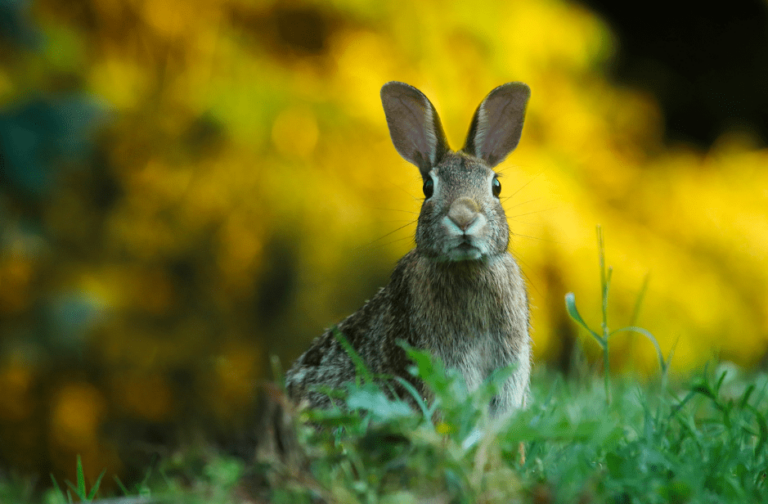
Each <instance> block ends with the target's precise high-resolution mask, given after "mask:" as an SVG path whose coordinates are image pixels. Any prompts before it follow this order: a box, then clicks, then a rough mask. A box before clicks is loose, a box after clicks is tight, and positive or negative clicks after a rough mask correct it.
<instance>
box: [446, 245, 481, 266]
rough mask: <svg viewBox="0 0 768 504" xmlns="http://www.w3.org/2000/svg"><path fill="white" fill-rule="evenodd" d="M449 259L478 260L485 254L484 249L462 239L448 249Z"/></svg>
mask: <svg viewBox="0 0 768 504" xmlns="http://www.w3.org/2000/svg"><path fill="white" fill-rule="evenodd" d="M447 255H448V260H449V261H476V260H478V259H480V258H481V257H482V256H483V253H482V251H481V250H480V249H479V248H477V247H475V246H474V245H472V244H471V243H470V242H469V241H462V242H461V243H459V244H458V245H456V246H455V247H453V248H452V249H450V250H449V251H448V254H447Z"/></svg>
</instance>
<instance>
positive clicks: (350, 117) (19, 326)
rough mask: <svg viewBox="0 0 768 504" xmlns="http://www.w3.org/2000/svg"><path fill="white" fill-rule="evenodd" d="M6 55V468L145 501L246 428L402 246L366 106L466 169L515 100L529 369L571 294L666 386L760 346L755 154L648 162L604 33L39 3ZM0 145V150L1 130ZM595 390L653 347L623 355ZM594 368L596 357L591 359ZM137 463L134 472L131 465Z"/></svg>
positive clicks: (763, 331)
mask: <svg viewBox="0 0 768 504" xmlns="http://www.w3.org/2000/svg"><path fill="white" fill-rule="evenodd" d="M18 5H20V6H21V7H20V8H19V9H20V10H19V11H18V12H17V14H18V16H19V19H22V20H26V21H25V22H26V23H28V25H29V27H28V28H26V29H25V28H24V26H22V25H19V26H20V27H19V29H18V30H17V31H16V32H14V33H15V39H14V41H13V42H9V41H7V40H6V41H5V42H3V43H2V44H0V58H2V59H1V60H0V61H2V63H3V64H2V65H0V107H2V110H3V113H4V114H5V115H3V116H2V118H0V119H1V120H2V121H4V122H2V125H0V126H2V127H0V142H2V143H0V146H1V147H2V148H3V152H4V159H3V163H4V164H3V170H4V173H3V174H2V177H0V446H2V448H0V465H6V466H8V467H12V468H18V469H20V470H22V471H40V472H42V473H43V474H45V472H47V471H53V472H54V474H57V475H63V476H65V477H69V478H70V479H73V471H74V466H75V464H74V460H75V455H76V454H80V455H81V456H82V457H83V462H84V465H85V468H86V472H87V473H88V474H89V475H90V476H91V477H94V476H95V475H98V474H99V473H100V472H101V470H102V469H105V468H106V469H107V472H108V474H113V473H114V474H121V475H125V474H128V477H129V478H130V475H131V474H133V475H134V476H140V475H141V474H143V472H142V471H143V468H142V467H141V463H139V462H136V461H137V460H143V459H142V458H141V456H143V455H146V453H147V451H152V450H153V449H154V448H152V449H146V448H145V446H144V445H145V444H149V445H152V443H156V444H162V443H164V442H165V441H166V440H167V439H168V438H169V437H174V436H176V435H177V433H178V432H180V431H184V430H185V429H188V428H190V427H199V426H203V427H201V428H204V429H206V430H209V431H210V430H212V431H213V432H215V433H223V435H225V434H226V433H227V432H229V431H232V430H236V429H237V428H238V426H242V425H244V422H245V420H244V418H246V417H247V413H248V412H249V411H250V408H251V406H252V395H253V386H254V384H255V383H256V381H257V380H259V379H264V378H269V377H270V376H271V372H270V369H269V356H270V355H277V356H279V357H280V359H281V361H282V363H283V366H284V367H286V368H287V367H288V366H289V365H290V363H291V362H292V361H293V359H295V358H296V357H297V356H298V355H299V354H300V353H301V352H302V351H303V349H305V348H306V347H307V346H308V345H309V342H310V341H311V339H312V338H313V337H315V336H317V335H319V334H320V333H321V332H322V330H323V329H324V328H325V327H328V326H329V325H331V324H333V323H335V322H337V321H339V320H340V319H341V318H343V317H344V316H346V315H348V314H349V313H351V312H352V311H354V310H356V309H357V308H358V307H359V306H360V305H361V304H362V303H363V302H364V300H365V299H367V298H369V297H370V296H371V295H372V294H373V293H374V292H376V290H377V289H378V288H379V287H380V286H382V285H384V284H385V283H386V281H387V278H388V275H389V272H390V271H391V270H392V268H393V266H394V264H395V262H396V261H397V259H398V258H399V257H400V256H402V255H403V254H404V253H405V252H407V251H408V250H409V249H410V248H411V247H413V233H414V230H415V219H416V217H417V215H418V210H419V206H420V202H421V198H422V195H421V183H420V178H419V174H418V171H417V169H416V168H414V167H413V166H411V165H409V164H408V163H407V162H406V161H404V160H403V159H401V158H400V157H399V156H398V155H397V153H396V151H395V149H394V148H393V146H392V145H391V142H390V139H389V135H388V131H387V127H386V122H385V119H384V115H383V112H382V109H381V103H380V100H379V89H380V88H381V85H382V84H383V83H385V82H387V81H390V80H401V81H405V82H408V83H410V84H413V85H415V86H416V87H418V88H419V89H421V90H422V91H423V92H424V93H425V94H426V95H427V96H428V97H429V98H430V99H431V100H432V102H433V103H434V104H435V106H436V108H437V110H438V112H439V113H440V116H441V118H442V121H443V124H444V127H445V129H446V132H447V135H448V138H449V140H450V142H451V145H452V146H453V148H460V147H461V146H462V145H463V142H464V135H465V134H466V132H467V129H468V126H469V120H470V118H471V115H472V113H473V111H474V109H475V107H476V106H477V105H478V104H479V102H480V100H481V99H482V98H483V97H484V96H485V95H486V94H487V93H488V92H489V91H490V90H491V89H492V88H494V87H495V86H497V85H499V84H502V83H504V82H508V81H523V82H526V83H527V84H528V85H529V86H530V87H531V89H532V98H531V101H530V104H529V108H528V115H527V118H526V122H525V128H524V131H523V137H522V141H521V143H520V146H519V148H518V149H517V151H516V152H514V153H513V154H512V155H511V156H510V157H509V158H508V159H507V161H505V162H504V163H503V164H502V165H500V167H499V168H500V170H501V171H502V173H503V175H504V177H503V179H502V183H503V191H502V197H504V196H506V197H507V199H505V207H506V209H507V214H508V217H509V222H510V227H511V229H512V232H513V233H514V237H513V240H512V245H511V248H512V250H513V253H514V254H515V256H516V257H518V258H519V260H520V262H521V265H522V267H523V270H524V271H525V273H526V275H527V278H528V280H529V286H530V297H531V306H532V314H533V321H532V323H533V337H534V340H535V346H534V349H535V359H536V362H537V363H540V364H541V363H544V362H549V363H550V365H552V366H554V367H560V368H563V369H567V367H568V362H569V359H570V358H571V354H572V351H573V348H574V339H575V338H577V332H576V328H575V327H574V326H573V324H572V323H571V322H570V321H569V320H568V319H567V316H566V314H565V311H564V303H563V296H564V294H565V293H566V292H568V291H573V292H575V293H576V298H577V303H578V305H579V308H580V311H581V313H582V315H584V316H585V318H586V319H587V320H588V321H589V322H590V323H591V324H593V325H598V324H599V319H598V314H599V299H600V297H599V288H600V286H599V270H598V263H597V257H598V256H597V247H596V237H595V226H596V225H597V224H601V225H602V227H603V230H604V233H605V236H606V254H607V258H608V263H609V264H610V265H612V266H613V267H614V281H613V290H612V293H611V294H612V295H611V300H610V302H611V304H610V313H609V316H610V320H611V321H612V325H613V326H614V327H618V326H619V325H624V324H626V323H628V322H629V321H630V319H631V318H632V314H633V313H634V311H635V301H636V298H637V296H638V293H639V292H640V291H641V289H642V287H643V282H644V279H645V278H646V276H648V278H649V283H648V289H647V294H646V296H645V301H644V303H643V305H642V307H641V310H640V312H639V318H638V325H641V326H643V327H645V328H647V329H649V330H650V331H652V332H653V333H654V334H655V335H656V337H657V338H658V339H659V341H660V343H661V347H662V349H663V351H664V352H665V353H667V352H669V351H670V349H672V348H673V346H674V348H675V354H674V358H673V361H672V366H673V368H674V369H676V370H678V371H686V370H690V369H691V368H693V367H695V366H699V365H701V364H702V363H703V362H705V361H706V360H707V359H710V358H712V356H713V355H717V356H720V357H721V358H724V359H730V360H733V361H735V362H737V363H739V364H742V365H745V366H752V365H755V364H758V363H759V362H760V361H761V359H763V358H764V356H765V353H766V348H767V347H768V345H767V343H768V301H767V300H768V265H767V264H766V261H765V257H766V256H767V255H768V212H767V210H768V170H766V167H768V150H766V149H764V148H759V147H757V146H758V145H759V142H757V141H756V140H755V139H754V138H753V137H752V136H750V135H749V133H748V132H746V133H745V132H744V131H743V130H739V129H735V130H733V131H723V132H722V134H721V136H720V137H719V139H718V140H717V141H716V142H714V143H713V144H712V145H711V146H710V147H707V148H697V147H694V146H691V145H689V144H684V143H672V144H670V143H669V142H665V141H664V121H663V111H662V110H661V108H660V106H659V105H658V103H657V102H656V99H655V98H654V96H652V95H650V94H648V93H644V92H642V91H639V90H635V89H631V88H629V87H624V86H621V85H618V84H616V83H614V82H613V81H612V80H611V79H609V78H608V77H607V70H608V68H609V66H610V64H611V61H612V58H613V57H614V54H615V51H616V50H617V45H616V38H615V37H614V35H613V34H612V32H611V31H610V29H609V27H608V25H607V24H606V23H605V22H604V21H603V20H601V18H600V17H598V16H597V15H596V14H593V13H591V12H590V11H588V10H587V9H585V8H584V7H581V6H579V5H577V4H574V3H570V2H566V1H564V0H534V1H526V2H505V1H487V2H438V1H423V2H376V1H368V0H354V1H352V0H333V1H330V2H320V1H311V0H295V1H292V2H284V3H278V2H273V1H268V0H267V1H257V2H253V1H245V0H208V1H205V2H190V1H182V0H152V1H147V0H123V1H119V0H83V1H80V2H70V1H63V0H40V1H38V2H35V3H33V4H25V3H23V2H20V3H18ZM3 128H4V129H3ZM612 345H613V354H612V359H613V362H614V363H615V364H614V366H615V368H614V369H617V370H622V369H624V370H627V369H630V370H633V371H636V372H639V373H652V372H655V371H656V369H657V363H656V361H655V353H654V351H653V348H652V347H651V346H650V345H649V344H648V343H647V342H645V341H643V340H640V339H637V338H633V337H630V336H617V338H616V340H615V341H613V342H612ZM585 347H586V350H587V352H589V351H590V350H591V349H592V346H591V344H590V343H585ZM137 452H138V453H139V455H136V453H137Z"/></svg>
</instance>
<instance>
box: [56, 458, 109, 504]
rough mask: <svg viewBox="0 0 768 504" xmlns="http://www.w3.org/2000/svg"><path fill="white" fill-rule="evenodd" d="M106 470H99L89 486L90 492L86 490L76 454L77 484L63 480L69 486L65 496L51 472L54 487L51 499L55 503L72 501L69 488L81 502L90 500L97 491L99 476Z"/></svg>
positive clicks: (80, 465)
mask: <svg viewBox="0 0 768 504" xmlns="http://www.w3.org/2000/svg"><path fill="white" fill-rule="evenodd" d="M105 472H106V469H105V470H103V471H101V474H99V477H98V478H96V483H94V484H93V486H92V487H91V491H90V493H89V492H88V491H87V489H86V486H85V473H84V472H83V463H82V461H81V460H80V455H78V456H77V486H75V485H74V484H73V483H72V482H71V481H69V480H65V481H64V483H66V485H67V486H68V487H69V490H67V493H66V498H65V494H64V492H63V491H62V490H61V487H59V483H58V482H57V481H56V478H54V477H53V474H51V481H52V482H53V486H54V488H55V493H54V494H53V495H54V497H53V499H54V500H55V502H57V503H65V502H67V503H72V502H73V500H72V494H71V493H70V490H72V492H74V494H75V497H77V498H78V499H80V501H81V502H92V501H93V499H94V497H95V496H96V493H97V492H98V491H99V486H100V485H101V478H103V477H104V473H105Z"/></svg>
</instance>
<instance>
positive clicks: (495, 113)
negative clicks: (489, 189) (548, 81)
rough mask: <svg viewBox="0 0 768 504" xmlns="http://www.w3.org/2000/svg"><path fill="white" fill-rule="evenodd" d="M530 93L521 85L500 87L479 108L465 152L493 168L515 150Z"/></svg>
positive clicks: (473, 119) (520, 83) (471, 126)
mask: <svg viewBox="0 0 768 504" xmlns="http://www.w3.org/2000/svg"><path fill="white" fill-rule="evenodd" d="M530 96H531V90H530V88H528V86H527V85H525V84H523V83H522V82H510V83H508V84H504V85H502V86H499V87H497V88H496V89H494V90H493V91H491V92H490V93H489V94H488V96H486V97H485V99H484V100H483V102H482V103H481V104H480V106H479V107H477V110H476V111H475V115H474V117H473V118H472V123H471V124H470V126H469V134H468V135H467V142H466V144H465V145H464V148H463V149H462V150H463V151H464V152H466V153H467V154H470V155H472V156H475V157H478V158H480V159H482V160H484V161H485V162H486V163H488V166H490V167H491V168H493V167H494V166H496V165H497V164H499V163H501V162H502V161H504V158H506V157H507V155H508V154H509V153H510V152H512V151H513V150H515V147H517V144H518V143H519V142H520V135H522V133H523V120H524V119H525V107H526V105H527V104H528V98H530Z"/></svg>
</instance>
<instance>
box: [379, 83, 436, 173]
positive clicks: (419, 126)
mask: <svg viewBox="0 0 768 504" xmlns="http://www.w3.org/2000/svg"><path fill="white" fill-rule="evenodd" d="M381 103H382V105H384V114H385V115H386V116H387V125H388V126H389V135H390V136H391V137H392V143H393V144H395V149H397V152H399V153H400V155H401V156H403V157H404V158H405V159H406V160H407V161H409V162H411V163H413V164H415V165H416V166H418V167H419V171H421V175H422V177H426V176H427V173H429V171H430V170H431V169H432V168H433V167H434V166H435V165H437V163H439V162H440V160H441V159H442V157H443V156H444V155H445V153H446V152H448V141H447V140H446V139H445V133H444V132H443V126H442V125H441V124H440V117H438V115H437V111H436V110H435V107H434V106H433V105H432V103H431V102H430V101H429V100H428V99H427V97H426V96H424V94H423V93H422V92H421V91H419V90H418V89H416V88H415V87H413V86H409V85H408V84H404V83H402V82H394V81H393V82H387V83H386V84H384V86H383V87H382V88H381Z"/></svg>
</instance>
